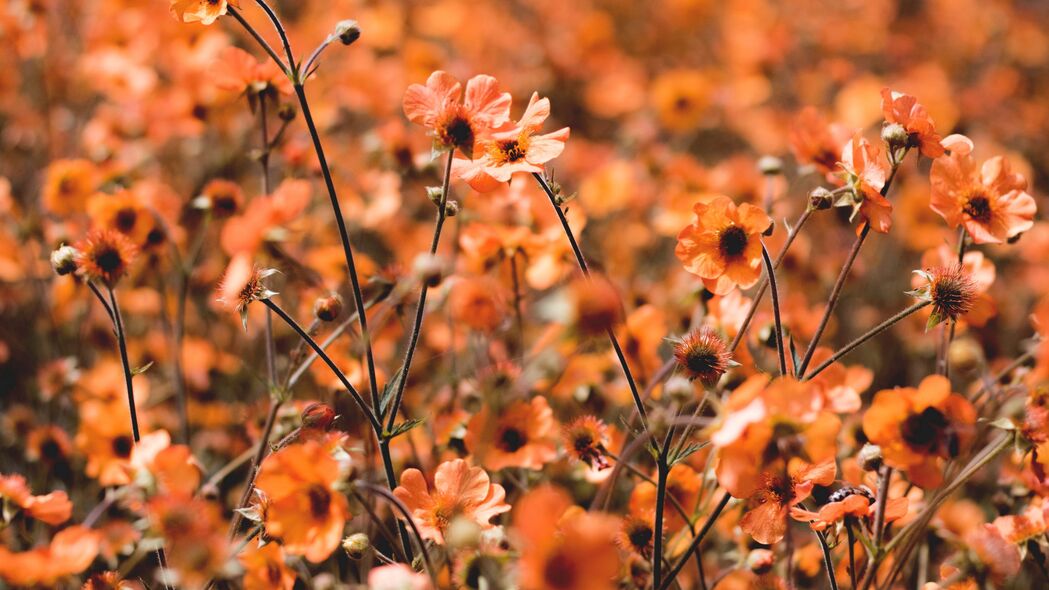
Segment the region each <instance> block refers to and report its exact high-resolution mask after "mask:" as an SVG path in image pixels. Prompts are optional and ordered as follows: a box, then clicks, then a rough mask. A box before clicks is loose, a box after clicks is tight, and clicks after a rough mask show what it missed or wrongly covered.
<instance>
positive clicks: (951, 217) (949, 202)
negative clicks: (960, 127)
mask: <svg viewBox="0 0 1049 590" xmlns="http://www.w3.org/2000/svg"><path fill="white" fill-rule="evenodd" d="M929 175H930V179H931V182H932V199H931V202H930V207H932V210H933V211H935V212H937V213H939V214H940V216H941V217H943V219H944V221H946V222H947V225H949V226H950V227H958V226H959V225H963V226H965V230H966V231H967V232H968V233H969V235H970V236H972V239H973V242H975V243H977V244H998V243H1002V242H1005V241H1007V240H1009V239H1011V238H1014V237H1016V236H1017V235H1019V234H1020V233H1022V232H1024V231H1027V230H1028V229H1030V228H1031V227H1032V226H1033V225H1034V215H1035V212H1036V210H1037V205H1036V204H1035V201H1034V197H1032V196H1031V195H1029V194H1028V193H1027V180H1026V179H1025V178H1024V177H1023V176H1022V175H1020V174H1018V173H1015V172H1013V171H1012V170H1011V168H1010V166H1009V162H1008V160H1006V159H1005V158H1003V157H1002V156H995V157H993V158H991V159H990V160H987V161H986V162H984V163H983V165H982V166H981V167H980V168H979V169H977V167H976V159H975V158H973V156H972V154H971V151H970V149H969V147H968V146H964V147H963V148H962V149H955V150H953V151H952V152H951V154H950V155H949V156H947V157H944V158H938V159H937V160H936V161H935V162H933V164H932V170H931V171H930V173H929Z"/></svg>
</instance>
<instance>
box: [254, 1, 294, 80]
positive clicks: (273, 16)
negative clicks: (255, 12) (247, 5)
mask: <svg viewBox="0 0 1049 590" xmlns="http://www.w3.org/2000/svg"><path fill="white" fill-rule="evenodd" d="M255 3H256V4H258V5H259V8H261V9H262V11H263V12H265V13H266V16H267V17H269V19H270V22H272V23H273V28H274V29H276V30H277V35H279V36H280V42H281V43H282V44H283V45H284V55H286V56H287V58H288V70H289V71H290V72H291V74H292V75H293V76H295V79H292V82H295V81H296V79H297V78H298V71H297V70H296V69H295V55H294V54H293V53H292V52H291V43H289V42H288V32H287V31H286V30H285V29H284V25H283V24H282V23H281V22H280V18H278V17H277V13H276V12H273V9H272V8H270V5H269V4H267V3H266V1H265V0H255Z"/></svg>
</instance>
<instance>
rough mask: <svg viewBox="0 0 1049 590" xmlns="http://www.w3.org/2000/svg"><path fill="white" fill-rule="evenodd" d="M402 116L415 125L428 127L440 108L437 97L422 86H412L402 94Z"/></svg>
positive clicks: (434, 119) (435, 118)
mask: <svg viewBox="0 0 1049 590" xmlns="http://www.w3.org/2000/svg"><path fill="white" fill-rule="evenodd" d="M403 107H404V116H406V117H408V120H409V121H411V122H412V123H415V124H417V125H423V126H426V127H430V126H432V125H433V124H434V122H435V121H436V120H437V112H438V109H439V108H440V104H439V101H438V100H437V95H436V94H434V92H433V90H431V89H429V88H427V87H426V86H423V85H422V84H412V85H411V86H409V87H408V90H406V91H405V92H404V103H403Z"/></svg>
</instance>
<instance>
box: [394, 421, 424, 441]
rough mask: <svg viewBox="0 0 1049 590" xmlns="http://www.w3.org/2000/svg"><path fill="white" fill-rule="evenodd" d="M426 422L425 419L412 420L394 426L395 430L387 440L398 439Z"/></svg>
mask: <svg viewBox="0 0 1049 590" xmlns="http://www.w3.org/2000/svg"><path fill="white" fill-rule="evenodd" d="M425 421H426V420H425V419H424V418H412V419H411V420H405V421H404V422H401V423H400V424H397V425H394V427H393V430H391V431H390V432H389V433H388V434H387V436H386V438H387V439H394V438H397V437H398V436H400V435H402V434H404V433H406V432H408V431H409V430H411V429H413V428H415V427H416V426H418V425H420V424H422V423H423V422H425Z"/></svg>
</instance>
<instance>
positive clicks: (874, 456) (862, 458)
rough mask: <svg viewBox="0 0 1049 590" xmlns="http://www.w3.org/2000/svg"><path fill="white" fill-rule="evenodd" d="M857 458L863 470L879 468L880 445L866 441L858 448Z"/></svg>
mask: <svg viewBox="0 0 1049 590" xmlns="http://www.w3.org/2000/svg"><path fill="white" fill-rule="evenodd" d="M857 459H858V460H859V462H860V468H861V469H863V470H864V471H877V470H878V469H881V459H882V455H881V447H879V446H878V445H872V444H870V443H867V444H865V445H863V448H861V449H860V452H859V456H858V457H857Z"/></svg>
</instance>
